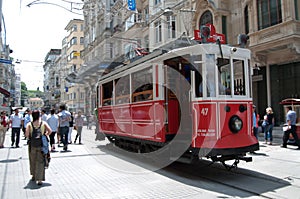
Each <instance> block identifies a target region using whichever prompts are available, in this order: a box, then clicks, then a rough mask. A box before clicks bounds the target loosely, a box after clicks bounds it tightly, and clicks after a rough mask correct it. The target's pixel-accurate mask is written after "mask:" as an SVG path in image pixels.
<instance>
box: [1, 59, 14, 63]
mask: <svg viewBox="0 0 300 199" xmlns="http://www.w3.org/2000/svg"><path fill="white" fill-rule="evenodd" d="M0 63H4V64H12V61H11V60H8V59H0Z"/></svg>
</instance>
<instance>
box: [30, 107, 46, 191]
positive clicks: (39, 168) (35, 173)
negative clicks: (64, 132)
mask: <svg viewBox="0 0 300 199" xmlns="http://www.w3.org/2000/svg"><path fill="white" fill-rule="evenodd" d="M50 134H51V129H50V127H49V126H48V124H47V123H46V122H44V121H41V118H40V112H39V111H37V110H35V111H33V112H32V122H30V123H28V124H27V126H26V133H25V136H26V137H27V138H28V139H29V144H28V152H29V165H30V174H31V175H32V180H33V181H36V183H37V185H42V181H44V180H45V162H44V155H43V153H42V135H46V136H48V135H50Z"/></svg>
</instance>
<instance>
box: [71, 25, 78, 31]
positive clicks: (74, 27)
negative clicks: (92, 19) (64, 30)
mask: <svg viewBox="0 0 300 199" xmlns="http://www.w3.org/2000/svg"><path fill="white" fill-rule="evenodd" d="M75 31H77V25H76V24H74V25H73V27H72V32H75Z"/></svg>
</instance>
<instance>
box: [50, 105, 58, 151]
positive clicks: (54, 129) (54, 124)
mask: <svg viewBox="0 0 300 199" xmlns="http://www.w3.org/2000/svg"><path fill="white" fill-rule="evenodd" d="M47 123H48V125H49V126H50V128H51V131H52V132H51V134H50V136H49V137H50V145H51V151H52V152H54V151H55V146H54V144H55V134H56V132H57V130H58V117H57V115H56V114H55V110H54V109H51V111H50V115H49V116H48V118H47Z"/></svg>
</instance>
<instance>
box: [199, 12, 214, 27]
mask: <svg viewBox="0 0 300 199" xmlns="http://www.w3.org/2000/svg"><path fill="white" fill-rule="evenodd" d="M207 23H210V24H213V16H212V14H211V12H210V11H209V10H207V11H205V12H204V13H203V14H202V16H201V17H200V22H199V27H201V26H203V25H205V24H207Z"/></svg>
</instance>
